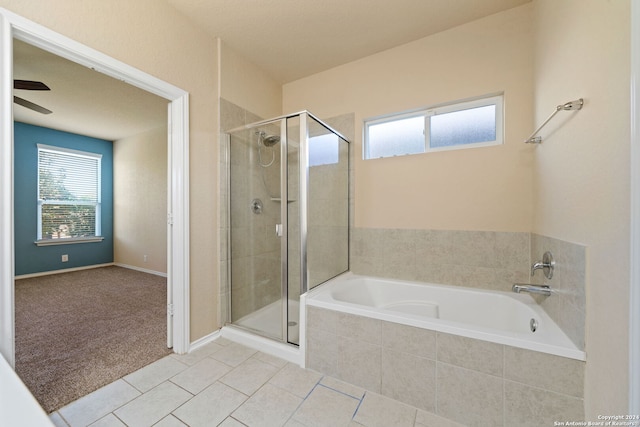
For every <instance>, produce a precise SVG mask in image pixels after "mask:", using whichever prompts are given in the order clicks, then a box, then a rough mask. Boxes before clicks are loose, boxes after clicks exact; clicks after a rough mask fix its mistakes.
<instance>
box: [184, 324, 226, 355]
mask: <svg viewBox="0 0 640 427" xmlns="http://www.w3.org/2000/svg"><path fill="white" fill-rule="evenodd" d="M220 337H222V331H221V330H220V329H218V330H217V331H215V332H212V333H210V334H209V335H205V336H204V337H202V338H198V339H197V340H195V341H194V342H192V343H191V344H189V351H188V353H191V352H192V351H195V350H197V349H199V348H200V347H204V346H205V345H207V344H209V343H211V342H213V341H215V340H217V339H218V338H220Z"/></svg>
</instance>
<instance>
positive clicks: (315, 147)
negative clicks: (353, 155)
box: [309, 133, 340, 166]
mask: <svg viewBox="0 0 640 427" xmlns="http://www.w3.org/2000/svg"><path fill="white" fill-rule="evenodd" d="M338 144H339V140H338V137H337V136H336V135H334V134H332V133H327V134H324V135H318V136H312V137H309V166H321V165H331V164H336V163H338V162H339V160H340V159H339V156H340V150H339V145H338Z"/></svg>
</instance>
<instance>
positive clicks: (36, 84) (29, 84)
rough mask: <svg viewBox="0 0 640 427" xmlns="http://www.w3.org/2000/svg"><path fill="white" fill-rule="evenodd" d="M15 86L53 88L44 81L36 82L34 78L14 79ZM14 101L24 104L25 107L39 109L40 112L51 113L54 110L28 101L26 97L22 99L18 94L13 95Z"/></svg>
mask: <svg viewBox="0 0 640 427" xmlns="http://www.w3.org/2000/svg"><path fill="white" fill-rule="evenodd" d="M13 88H14V89H24V90H51V89H50V88H49V86H47V85H46V84H44V83H42V82H35V81H32V80H14V81H13ZM13 102H15V103H16V104H18V105H22V106H23V107H26V108H29V109H31V110H33V111H37V112H38V113H42V114H51V113H52V111H51V110H47V109H46V108H44V107H41V106H40V105H38V104H34V103H33V102H31V101H27V100H26V99H22V98H20V97H18V96H15V95H14V97H13Z"/></svg>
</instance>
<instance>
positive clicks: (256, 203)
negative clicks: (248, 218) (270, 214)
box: [251, 199, 262, 215]
mask: <svg viewBox="0 0 640 427" xmlns="http://www.w3.org/2000/svg"><path fill="white" fill-rule="evenodd" d="M251 212H253V213H254V214H256V215H260V214H261V213H262V200H260V199H253V200H252V201H251Z"/></svg>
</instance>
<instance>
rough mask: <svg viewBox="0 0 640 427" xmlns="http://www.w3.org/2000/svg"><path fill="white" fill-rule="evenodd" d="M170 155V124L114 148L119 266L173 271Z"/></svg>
mask: <svg viewBox="0 0 640 427" xmlns="http://www.w3.org/2000/svg"><path fill="white" fill-rule="evenodd" d="M167 152H168V150H167V128H166V126H163V127H160V128H158V129H153V130H151V131H148V132H145V133H142V134H139V135H134V136H131V137H128V138H124V139H121V140H118V141H115V142H114V144H113V199H114V203H113V205H114V208H113V235H114V239H113V240H114V254H113V258H114V260H115V262H116V263H118V264H124V265H129V266H133V267H139V268H142V269H145V270H151V271H155V272H159V273H166V272H167ZM145 257H146V259H145Z"/></svg>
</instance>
